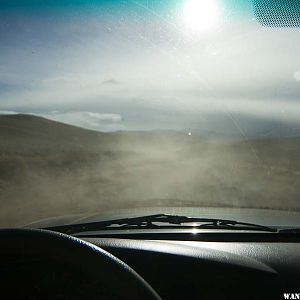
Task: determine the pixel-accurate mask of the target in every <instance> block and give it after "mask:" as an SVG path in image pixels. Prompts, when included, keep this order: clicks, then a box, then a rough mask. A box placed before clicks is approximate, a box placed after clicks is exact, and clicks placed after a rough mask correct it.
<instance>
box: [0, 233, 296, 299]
mask: <svg viewBox="0 0 300 300" xmlns="http://www.w3.org/2000/svg"><path fill="white" fill-rule="evenodd" d="M80 239H81V240H84V241H86V242H88V243H91V244H93V245H96V246H98V247H101V248H102V249H104V250H106V251H107V252H109V253H111V254H112V255H114V256H115V257H117V258H119V259H120V260H122V261H123V262H125V263H126V264H127V265H128V266H129V267H131V268H132V269H133V270H135V271H136V272H137V273H138V274H139V275H140V276H141V277H142V278H144V279H145V280H146V282H148V283H149V284H150V286H152V287H153V288H154V290H155V291H156V292H157V293H158V294H159V296H160V297H161V298H162V299H166V300H171V299H174V300H177V299H203V300H204V299H228V300H229V299H253V300H254V299H255V300H259V299H298V298H294V297H298V295H299V292H300V243H299V242H270V241H268V242H262V241H261V242H250V241H248V242H246V241H245V242H233V241H227V242H225V241H223V242H216V241H215V242H213V241H209V242H208V241H184V240H174V239H173V240H171V239H170V240H150V239H137V238H134V239H133V238H131V239H130V238H114V237H95V236H82V237H80ZM20 247H22V245H20ZM83 263H84V262H83ZM0 267H1V272H0V279H1V293H2V296H3V299H6V298H7V297H6V295H10V296H11V297H10V298H12V299H115V297H114V291H113V290H111V289H109V288H108V287H107V286H105V284H103V285H101V284H99V281H93V279H92V278H89V277H88V276H86V274H82V273H80V272H79V271H78V270H76V269H72V268H71V267H70V266H68V265H67V264H66V265H63V264H61V263H60V264H59V263H58V262H57V261H55V259H54V260H52V261H51V260H45V259H44V258H40V257H31V258H28V257H27V258H26V259H25V258H24V259H23V258H19V259H16V258H12V259H11V260H9V259H6V261H2V263H1V266H0ZM96 267H97V266H96ZM103 276H105V272H103ZM116 286H117V283H116ZM99 295H100V297H99ZM25 296H26V297H25ZM286 297H289V298H286ZM124 299H128V297H125V298H124Z"/></svg>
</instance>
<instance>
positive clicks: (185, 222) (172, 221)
mask: <svg viewBox="0 0 300 300" xmlns="http://www.w3.org/2000/svg"><path fill="white" fill-rule="evenodd" d="M160 223H163V225H161V224H160ZM159 224H160V225H159ZM159 228H160V229H167V228H181V229H184V228H189V229H191V228H193V229H228V230H253V231H266V232H277V231H278V230H277V229H276V228H272V227H268V226H264V225H258V224H253V223H245V222H239V221H234V220H225V219H224V220H223V219H214V218H194V217H187V216H177V215H170V214H156V215H149V216H141V217H133V218H122V219H116V220H109V221H99V222H92V223H83V224H71V225H62V226H53V227H46V228H43V229H47V230H53V231H57V232H62V233H67V234H74V233H79V232H87V231H97V230H112V229H113V230H124V229H159Z"/></svg>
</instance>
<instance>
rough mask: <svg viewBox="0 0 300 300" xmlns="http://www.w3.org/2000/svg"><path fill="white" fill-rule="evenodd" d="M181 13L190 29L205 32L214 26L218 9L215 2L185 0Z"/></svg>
mask: <svg viewBox="0 0 300 300" xmlns="http://www.w3.org/2000/svg"><path fill="white" fill-rule="evenodd" d="M182 13H183V20H184V22H185V24H186V25H187V26H188V27H189V28H190V29H193V30H196V31H205V30H208V29H210V28H212V27H213V26H214V25H215V24H216V22H217V19H218V15H219V7H218V3H217V0H187V1H186V3H185V4H184V7H183V12H182Z"/></svg>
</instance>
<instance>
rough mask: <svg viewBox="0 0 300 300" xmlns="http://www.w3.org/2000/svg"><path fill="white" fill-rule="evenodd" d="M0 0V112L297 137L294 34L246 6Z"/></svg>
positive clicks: (154, 0)
mask: <svg viewBox="0 0 300 300" xmlns="http://www.w3.org/2000/svg"><path fill="white" fill-rule="evenodd" d="M4 2H5V1H1V4H0V111H2V113H10V112H25V113H35V114H39V115H42V116H45V117H47V118H50V119H54V120H58V121H63V122H67V123H70V124H74V125H79V126H83V127H86V128H91V129H95V130H102V131H114V130H153V129H174V130H188V131H187V132H190V131H191V132H199V133H203V132H211V131H212V132H215V131H216V132H217V131H219V132H224V133H230V134H231V133H233V134H236V135H250V136H264V135H266V136H268V135H271V136H272V135H276V134H277V133H278V134H284V135H295V134H298V135H299V134H300V99H299V98H300V61H299V53H300V35H299V29H298V28H290V29H289V28H287V29H280V28H277V29H276V28H266V27H262V26H261V25H260V24H259V23H258V22H257V21H256V20H255V19H254V15H253V9H252V6H251V1H250V0H249V3H248V2H247V1H239V0H176V1H175V0H174V1H171V0H169V1H161V0H148V1H147V0H136V1H135V0H132V1H130V0H126V1H108V0H107V1H99V0H93V1H92V0H90V1H88V0H73V1H72V0H66V2H65V5H61V4H60V5H59V4H57V3H58V2H57V1H54V0H52V1H50V0H48V1H44V2H45V3H46V5H41V3H42V2H43V1H41V0H28V2H27V4H28V3H29V4H30V5H29V6H28V7H27V8H26V7H24V5H23V6H22V5H21V4H22V1H21V0H19V1H17V0H12V1H7V4H6V5H5V4H3V3H4ZM75 2H76V3H77V4H76V5H70V4H72V3H75ZM111 3H112V4H111ZM280 128H281V129H282V131H283V132H284V133H281V131H280V130H279V129H280ZM276 132H277V133H276Z"/></svg>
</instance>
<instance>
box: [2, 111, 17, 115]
mask: <svg viewBox="0 0 300 300" xmlns="http://www.w3.org/2000/svg"><path fill="white" fill-rule="evenodd" d="M16 114H18V112H16V111H11V110H0V115H16Z"/></svg>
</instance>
